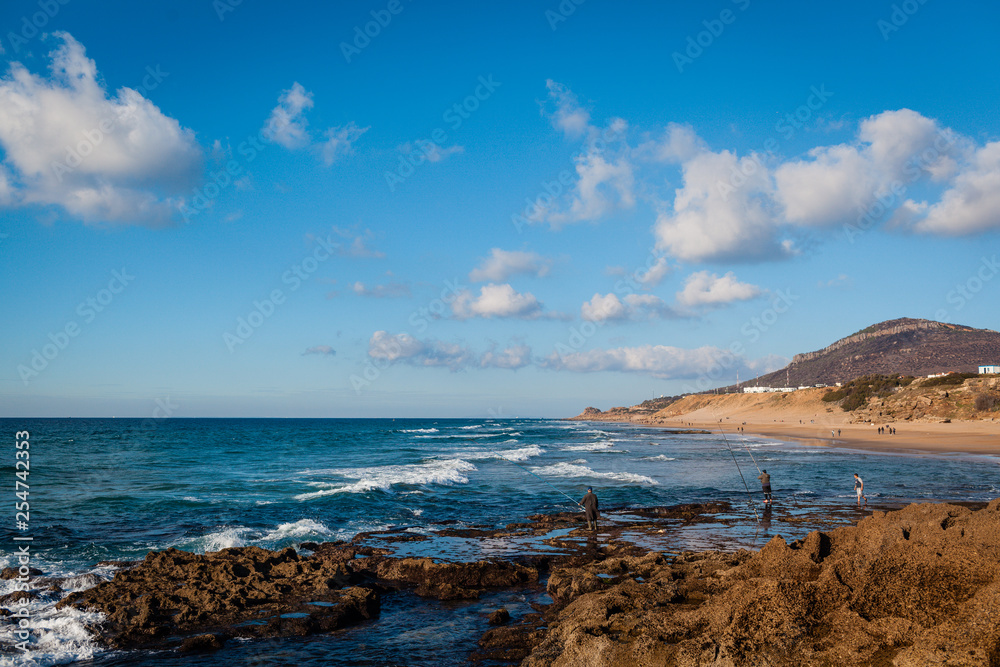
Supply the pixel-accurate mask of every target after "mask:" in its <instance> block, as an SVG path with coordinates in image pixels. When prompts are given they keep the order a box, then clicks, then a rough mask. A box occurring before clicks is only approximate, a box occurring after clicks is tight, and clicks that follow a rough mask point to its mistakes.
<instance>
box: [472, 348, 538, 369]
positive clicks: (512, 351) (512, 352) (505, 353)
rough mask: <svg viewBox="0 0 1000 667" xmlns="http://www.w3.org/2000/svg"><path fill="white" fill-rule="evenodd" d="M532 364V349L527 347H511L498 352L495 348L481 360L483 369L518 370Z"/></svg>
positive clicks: (484, 354)
mask: <svg viewBox="0 0 1000 667" xmlns="http://www.w3.org/2000/svg"><path fill="white" fill-rule="evenodd" d="M530 363H531V348H530V347H528V346H527V345H524V344H520V345H511V346H510V347H506V348H504V349H502V350H499V351H497V350H496V348H495V346H494V347H492V348H490V349H489V350H488V351H487V352H485V353H483V356H482V358H480V360H479V365H480V367H482V368H507V369H510V370H517V369H518V368H523V367H525V366H527V365H528V364H530Z"/></svg>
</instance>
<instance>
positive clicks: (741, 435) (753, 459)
mask: <svg viewBox="0 0 1000 667" xmlns="http://www.w3.org/2000/svg"><path fill="white" fill-rule="evenodd" d="M740 440H742V441H743V449H745V450H747V454H749V455H750V460H751V461H753V464H754V465H755V466H756V467H757V472H763V471H762V470H761V469H760V466H759V465H757V459H755V458H754V457H753V452H751V451H750V448H749V447H747V439H746V437H745V436H744V435H743V434H742V433H740Z"/></svg>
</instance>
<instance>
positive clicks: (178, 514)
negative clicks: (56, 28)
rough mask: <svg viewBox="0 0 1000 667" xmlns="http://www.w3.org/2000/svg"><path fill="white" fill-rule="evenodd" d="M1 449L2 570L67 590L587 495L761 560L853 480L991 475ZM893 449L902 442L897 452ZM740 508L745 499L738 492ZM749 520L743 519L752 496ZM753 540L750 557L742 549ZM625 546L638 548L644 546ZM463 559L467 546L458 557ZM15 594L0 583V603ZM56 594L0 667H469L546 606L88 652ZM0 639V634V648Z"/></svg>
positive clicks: (732, 459) (947, 489)
mask: <svg viewBox="0 0 1000 667" xmlns="http://www.w3.org/2000/svg"><path fill="white" fill-rule="evenodd" d="M0 429H2V432H4V433H7V434H8V436H7V439H8V440H9V441H10V442H11V446H10V447H9V448H8V449H7V450H6V454H4V455H3V456H4V458H5V460H4V462H3V471H4V474H3V475H2V477H0V489H3V488H6V489H7V491H6V493H7V495H8V500H9V501H10V502H9V504H8V507H9V510H10V511H9V512H8V515H7V517H6V519H5V520H4V521H3V524H4V525H3V535H2V536H0V555H2V558H0V560H2V564H3V566H11V565H16V556H15V555H14V554H15V551H16V549H17V546H19V545H22V544H24V542H23V541H22V542H15V541H14V539H13V538H14V537H16V536H21V537H24V536H30V537H32V541H31V542H30V545H31V553H32V562H31V565H32V566H34V567H37V568H39V569H41V570H43V571H44V573H45V575H46V576H57V577H76V579H74V580H72V581H70V582H67V583H64V584H63V588H64V589H66V591H67V592H69V591H72V590H81V589H83V588H87V587H89V586H92V585H93V584H94V582H95V581H97V580H102V579H109V578H110V577H112V576H113V573H114V568H111V567H97V566H96V563H98V562H99V561H108V560H130V559H141V558H143V557H144V556H145V555H146V553H147V552H148V551H150V550H158V549H166V548H168V547H176V548H178V549H184V550H187V551H192V552H197V553H204V552H208V551H216V550H219V549H222V548H226V547H237V546H244V545H258V546H261V547H265V548H269V549H277V548H282V547H286V546H297V545H299V544H301V543H302V542H307V541H314V542H319V541H333V540H348V539H350V538H352V537H353V536H355V535H356V534H358V533H359V532H366V531H377V530H386V529H397V530H405V531H409V532H414V533H418V534H423V535H432V532H431V531H434V530H435V529H443V528H446V527H447V528H454V527H456V526H457V527H464V526H477V527H502V526H505V525H506V524H508V523H512V522H517V521H524V520H525V519H526V517H527V516H529V515H532V514H537V513H540V512H559V511H567V510H573V509H574V506H573V505H572V504H571V502H570V500H569V499H567V498H566V497H565V496H563V495H562V494H563V493H565V494H567V495H568V496H569V497H570V498H580V497H582V496H583V494H584V492H585V488H586V487H587V486H593V487H594V489H595V491H596V493H597V494H598V496H599V498H600V502H601V506H602V508H604V509H618V510H623V509H624V510H627V509H628V508H639V507H648V506H657V505H673V504H678V503H694V502H707V501H727V502H730V503H732V505H733V510H732V513H731V514H730V515H729V516H728V520H727V521H726V522H725V523H719V524H709V525H704V526H701V527H698V528H696V529H693V530H692V532H691V533H690V534H689V535H687V536H686V537H684V538H683V539H680V538H679V537H677V536H676V535H674V536H668V537H666V538H664V542H663V543H660V544H645V546H651V547H654V548H659V549H662V550H664V551H679V550H682V549H687V548H709V547H723V548H736V547H740V546H757V547H759V546H760V545H761V544H762V542H763V540H766V538H767V537H769V534H771V533H779V532H780V533H781V534H782V536H783V537H785V538H786V539H795V538H798V537H802V536H803V535H804V534H805V533H806V532H807V531H808V530H810V529H811V528H813V527H814V526H813V524H812V523H811V522H810V520H808V519H803V520H800V521H789V522H787V523H782V521H781V518H782V517H784V518H786V519H788V518H790V517H791V516H792V515H793V514H798V515H801V516H803V517H809V516H820V515H822V516H826V517H827V518H829V517H830V516H834V517H839V518H838V520H840V521H842V522H843V523H847V522H849V521H852V520H856V519H857V518H860V516H863V514H858V513H856V510H855V509H854V504H855V498H854V492H853V486H854V480H853V473H855V472H857V473H859V474H860V475H861V476H862V478H863V479H864V480H865V491H866V494H867V495H868V497H869V504H870V505H872V506H873V507H879V506H882V507H891V506H899V505H901V504H905V503H907V502H911V501H921V500H943V501H956V500H962V501H966V500H973V501H986V500H990V499H992V498H994V497H996V496H997V495H1000V489H998V487H997V482H996V479H997V473H998V472H1000V470H998V468H997V464H998V463H1000V457H991V456H971V455H927V454H918V453H907V452H894V453H872V452H864V451H855V450H850V449H845V448H835V447H816V446H804V445H796V444H790V443H786V442H779V441H776V440H773V439H768V438H760V437H751V436H746V437H743V436H739V435H735V436H734V435H732V434H730V435H729V436H728V438H727V439H724V438H723V437H722V435H721V434H719V433H713V434H681V433H672V432H670V431H667V430H661V429H653V428H648V427H638V426H633V425H627V424H594V423H588V422H564V421H558V420H537V419H508V420H499V419H481V420H435V419H397V420H392V419H329V420H327V419H167V420H139V419H0ZM16 431H28V432H29V433H30V438H29V441H30V443H31V449H30V466H31V467H30V474H29V476H28V480H29V485H30V495H29V500H30V522H29V526H28V528H27V530H26V531H19V530H17V528H16V524H15V516H14V514H15V512H14V502H15V497H14V493H15V482H16V481H17V478H16V477H15V472H16V469H15V451H16V450H15V448H14V446H13V442H14V434H15V432H16ZM899 437H900V438H901V439H902V436H899ZM757 466H759V467H761V468H765V469H767V470H768V472H769V473H770V475H771V484H772V487H773V489H774V494H775V500H776V504H775V509H774V510H773V515H774V517H775V520H774V521H769V522H768V523H767V524H765V525H766V530H765V534H764V535H761V529H760V526H761V524H760V523H758V522H757V516H756V514H757V513H758V512H759V511H760V510H761V506H760V504H759V498H760V494H759V489H760V485H759V483H758V482H757V480H756V477H757V475H758V472H757ZM748 488H749V490H750V491H751V495H750V496H748V494H747V489H748ZM750 497H754V498H756V499H757V504H756V505H755V506H751V505H749V504H747V501H748V498H750ZM751 538H752V542H751ZM643 539H647V541H648V538H638V539H637V541H639V542H642V540H643ZM491 542H492V544H487V543H480V542H477V541H470V540H459V539H448V538H434V537H432V538H431V539H430V540H427V541H422V542H412V543H410V542H406V543H401V544H399V545H397V546H398V547H399V550H400V553H412V554H414V555H430V556H433V557H436V558H439V559H445V560H447V559H452V560H474V559H478V558H483V557H486V556H490V555H499V554H508V555H513V554H516V553H518V552H520V551H525V550H527V551H530V550H533V549H535V548H538V549H542V548H543V547H542V546H541V545H531V544H528V543H518V542H509V543H498V542H497V541H496V540H493V541H491ZM470 544H472V545H474V546H472V547H470ZM13 590H14V582H12V581H0V594H4V593H8V592H11V591H13ZM60 595H65V593H63V594H48V595H46V596H44V597H43V599H42V600H40V601H38V602H34V603H32V605H31V606H30V612H31V627H32V630H33V634H32V638H31V640H30V650H29V651H28V652H27V653H21V652H20V651H11V652H8V653H4V654H0V664H3V665H7V664H12V665H51V664H68V663H72V662H80V663H83V664H92V665H146V664H148V665H153V664H156V665H172V664H178V665H180V664H185V665H191V664H198V665H228V664H257V665H272V664H297V665H322V664H342V665H397V664H400V665H403V664H405V665H428V666H430V665H435V666H437V665H450V664H464V663H465V662H466V661H467V659H468V656H469V653H470V652H471V651H472V650H473V649H474V648H475V643H476V640H477V639H478V638H479V636H480V635H481V633H482V632H483V631H484V630H485V629H486V623H485V615H486V614H487V613H488V612H489V611H491V610H493V609H496V608H497V607H499V606H506V607H507V608H508V609H510V610H511V612H512V615H514V616H515V617H516V616H517V615H518V614H519V613H524V612H526V611H530V606H529V605H530V604H531V603H532V602H540V601H542V602H544V601H545V600H544V599H543V597H541V596H543V594H540V593H531V592H525V591H500V592H496V593H490V594H488V595H486V596H484V597H483V598H482V599H480V600H478V601H473V602H438V601H434V600H423V599H419V598H416V597H415V596H414V595H413V594H412V593H407V592H401V593H393V594H389V595H386V596H385V597H384V598H383V609H382V614H381V618H380V619H379V620H377V621H371V622H367V623H364V624H362V625H359V626H356V627H353V628H349V629H346V630H343V631H339V632H337V633H334V634H332V635H328V636H318V637H308V638H289V639H274V640H261V641H243V640H237V641H230V642H227V644H226V645H225V647H224V648H223V649H222V650H220V651H218V652H217V653H214V654H209V655H198V656H181V655H176V654H172V653H169V652H143V651H133V652H114V651H102V650H101V649H99V648H98V646H97V644H96V643H95V642H94V638H93V637H91V636H90V635H89V634H88V633H87V631H86V630H85V627H86V625H87V624H88V623H89V622H92V621H94V620H97V619H99V616H97V615H95V614H87V613H83V612H79V611H73V610H58V611H57V610H56V609H55V603H56V602H57V601H58V599H59V597H60ZM13 630H14V626H13V625H11V624H3V625H0V641H2V642H4V643H6V644H8V645H12V644H13V643H14V642H15V641H16V640H15V638H14V636H13Z"/></svg>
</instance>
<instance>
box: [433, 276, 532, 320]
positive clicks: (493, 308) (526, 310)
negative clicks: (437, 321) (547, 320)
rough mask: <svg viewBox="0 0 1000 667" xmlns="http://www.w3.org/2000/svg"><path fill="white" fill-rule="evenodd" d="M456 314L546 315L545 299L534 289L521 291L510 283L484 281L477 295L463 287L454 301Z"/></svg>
mask: <svg viewBox="0 0 1000 667" xmlns="http://www.w3.org/2000/svg"><path fill="white" fill-rule="evenodd" d="M451 310H452V315H454V317H455V318H457V319H460V320H464V319H468V318H471V317H485V318H493V317H498V318H503V317H510V318H518V319H525V320H533V319H537V318H539V317H541V316H542V315H543V312H544V311H543V308H542V303H541V302H540V301H539V300H538V299H536V298H535V296H534V295H533V294H531V293H530V292H524V293H521V292H518V291H516V290H515V289H514V288H513V287H511V286H510V285H508V284H506V283H505V284H502V285H497V284H495V283H490V284H488V285H483V286H482V287H481V288H480V289H479V294H478V295H476V294H474V293H473V292H471V291H469V290H462V291H461V292H459V293H458V294H457V295H456V296H455V300H454V301H453V302H452V304H451Z"/></svg>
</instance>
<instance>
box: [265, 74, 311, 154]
mask: <svg viewBox="0 0 1000 667" xmlns="http://www.w3.org/2000/svg"><path fill="white" fill-rule="evenodd" d="M312 107H313V95H312V93H310V92H309V91H307V90H306V89H305V88H304V87H303V86H302V84H300V83H299V82H298V81H295V82H294V83H292V87H291V88H289V89H288V90H284V91H282V92H281V95H280V96H279V97H278V106H276V107H274V109H273V110H272V111H271V116H270V117H269V118H268V119H267V122H266V123H264V132H265V133H266V134H267V136H268V137H270V138H271V141H274V142H275V143H277V144H280V145H282V146H284V147H285V148H288V149H289V150H294V149H296V148H302V147H304V146H308V145H309V143H310V139H309V134H308V132H307V131H306V125H308V121H307V120H306V117H305V111H306V109H311V108H312Z"/></svg>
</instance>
